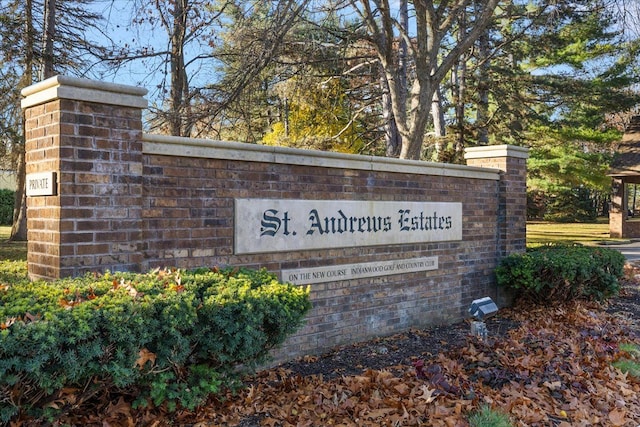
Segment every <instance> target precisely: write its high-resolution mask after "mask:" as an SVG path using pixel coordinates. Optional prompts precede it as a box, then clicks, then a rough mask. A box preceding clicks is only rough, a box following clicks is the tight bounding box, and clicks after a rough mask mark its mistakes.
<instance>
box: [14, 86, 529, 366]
mask: <svg viewBox="0 0 640 427" xmlns="http://www.w3.org/2000/svg"><path fill="white" fill-rule="evenodd" d="M145 94H146V90H144V89H141V88H137V87H130V86H123V85H117V84H110V83H103V82H96V81H91V80H85V79H77V78H70V77H64V76H57V77H52V78H50V79H48V80H45V81H43V82H40V83H38V84H35V85H33V86H30V87H28V88H26V89H25V90H24V91H23V95H24V96H25V98H24V100H23V104H22V106H23V108H24V110H25V117H26V159H27V196H28V197H27V221H28V269H29V275H30V277H31V278H32V279H47V280H50V279H56V278H60V277H68V276H78V275H82V274H84V273H87V272H95V271H105V270H111V271H122V270H126V271H138V272H145V271H148V270H150V269H153V268H156V267H177V268H192V267H201V266H221V265H233V266H246V267H249V268H260V267H265V268H267V269H268V270H270V271H273V272H275V273H277V274H278V275H279V277H280V278H281V279H282V280H283V281H287V282H292V283H296V284H300V285H310V286H311V298H312V303H313V309H312V311H311V312H310V314H309V315H308V317H307V322H306V325H305V326H304V327H303V328H301V330H300V331H299V332H298V333H297V334H296V335H294V336H292V337H291V338H290V339H289V340H288V341H287V343H286V344H285V346H284V348H283V349H281V350H279V354H278V355H277V357H278V358H280V359H288V358H292V357H295V356H299V355H302V354H309V353H314V352H315V353H317V352H320V351H322V350H325V349H328V348H330V347H332V346H335V345H338V344H344V343H351V342H355V341H360V340H364V339H367V338H371V337H373V336H380V335H385V334H391V333H395V332H399V331H402V330H406V329H408V328H411V327H425V326H429V325H434V324H441V323H446V322H452V321H456V320H459V319H461V318H463V317H466V310H467V309H468V307H469V305H470V303H471V301H473V300H474V299H477V298H480V297H485V296H490V297H492V298H495V299H497V300H498V301H500V295H499V293H498V289H497V287H496V283H495V277H494V273H493V270H494V268H495V267H496V265H497V263H498V262H499V260H500V259H501V258H502V257H504V256H506V255H508V254H511V253H515V252H522V251H524V249H525V221H526V212H525V210H526V209H525V206H526V188H525V186H526V159H527V149H524V148H520V147H514V146H506V145H501V146H488V147H476V148H470V149H467V150H466V153H465V158H466V160H467V166H461V165H451V164H441V163H428V162H420V161H407V160H398V159H391V158H379V157H370V156H359V155H347V154H338V153H329V152H319V151H308V150H297V149H291V148H281V147H267V146H261V145H255V144H244V143H234V142H221V141H213V140H205V139H190V138H178V137H171V136H164V135H149V134H145V133H144V132H143V131H142V111H143V109H144V108H146V106H147V102H146V100H145V98H144V95H145Z"/></svg>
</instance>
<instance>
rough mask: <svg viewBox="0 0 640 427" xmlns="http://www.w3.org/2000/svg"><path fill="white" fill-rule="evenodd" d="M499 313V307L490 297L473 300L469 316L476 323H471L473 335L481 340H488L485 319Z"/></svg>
mask: <svg viewBox="0 0 640 427" xmlns="http://www.w3.org/2000/svg"><path fill="white" fill-rule="evenodd" d="M497 312H498V306H497V305H496V303H494V302H493V300H492V299H491V298H489V297H484V298H480V299H476V300H473V301H472V302H471V307H469V314H471V316H473V318H474V319H476V320H475V321H473V322H471V334H472V335H474V336H477V337H478V338H480V339H481V340H484V339H486V338H487V324H486V323H484V319H488V318H489V317H491V316H493V315H494V314H496V313H497Z"/></svg>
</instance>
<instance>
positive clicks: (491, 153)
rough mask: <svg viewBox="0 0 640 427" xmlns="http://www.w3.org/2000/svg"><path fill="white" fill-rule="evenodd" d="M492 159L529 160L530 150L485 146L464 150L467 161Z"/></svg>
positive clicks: (505, 146) (512, 146)
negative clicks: (511, 158) (512, 158)
mask: <svg viewBox="0 0 640 427" xmlns="http://www.w3.org/2000/svg"><path fill="white" fill-rule="evenodd" d="M490 157H515V158H518V159H528V158H529V149H528V148H526V147H518V146H517V145H506V144H504V145H484V146H480V147H469V148H466V149H465V150H464V158H465V159H467V160H468V159H486V158H490Z"/></svg>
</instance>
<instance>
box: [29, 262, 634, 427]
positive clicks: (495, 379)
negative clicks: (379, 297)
mask: <svg viewBox="0 0 640 427" xmlns="http://www.w3.org/2000/svg"><path fill="white" fill-rule="evenodd" d="M487 328H488V331H489V337H488V339H486V340H485V341H481V340H479V339H478V338H476V337H474V336H471V335H470V324H469V322H460V323H457V324H454V325H449V326H442V327H437V328H432V329H428V330H410V331H407V332H405V333H402V334H397V335H393V336H389V337H384V338H379V339H375V340H372V341H368V342H365V343H360V344H357V345H351V346H344V347H339V348H336V349H334V350H332V351H330V352H328V353H326V354H323V355H320V356H308V357H304V358H301V359H299V360H296V361H292V362H289V363H286V364H283V365H280V366H277V367H274V368H272V369H268V370H265V371H261V372H259V373H257V374H256V375H254V376H252V377H250V378H247V379H246V388H245V389H244V390H242V391H240V392H239V393H238V394H235V395H231V394H230V395H228V396H226V398H225V399H212V400H211V401H209V402H208V403H207V405H204V406H203V407H201V408H199V409H198V410H197V411H194V412H190V411H178V412H175V413H172V414H167V413H164V412H163V411H162V410H158V409H155V410H146V411H145V410H134V409H132V408H131V406H130V405H129V403H128V402H127V401H126V400H124V399H118V400H116V399H114V400H113V401H112V402H110V403H109V404H104V402H103V403H102V404H101V405H98V404H96V405H95V406H92V407H88V408H84V409H83V410H80V411H77V412H76V413H70V414H68V415H67V416H66V417H65V418H64V419H61V420H60V425H62V424H66V425H84V426H86V425H96V426H98V425H100V426H103V427H106V426H138V425H140V426H168V425H174V426H175V425H178V426H194V427H195V426H198V427H205V426H240V427H257V426H283V427H284V426H468V425H469V424H468V421H467V420H468V417H469V414H470V413H472V412H474V411H477V410H478V408H480V407H481V406H483V405H488V406H490V407H492V408H494V409H496V410H500V411H503V412H505V413H507V414H509V416H510V418H511V421H512V424H513V425H514V426H559V427H569V426H632V427H637V426H639V425H640V382H639V381H638V379H637V378H635V377H632V376H630V375H628V374H625V373H623V372H621V371H620V370H618V369H616V368H614V367H613V366H612V363H613V362H615V361H618V360H621V359H624V358H633V356H634V355H632V354H628V353H626V352H624V351H622V350H621V349H620V344H624V343H636V344H640V269H638V268H636V267H634V266H629V268H628V275H627V278H626V279H625V280H624V283H623V289H622V292H621V294H620V296H619V297H616V298H615V299H613V300H611V301H609V302H608V303H606V304H593V303H585V302H577V303H573V304H570V305H565V306H558V307H531V306H526V305H519V306H515V307H513V308H509V309H502V310H500V312H499V313H498V314H497V315H496V316H495V317H492V318H490V319H488V321H487ZM22 425H28V423H25V424H22Z"/></svg>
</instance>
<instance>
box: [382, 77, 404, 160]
mask: <svg viewBox="0 0 640 427" xmlns="http://www.w3.org/2000/svg"><path fill="white" fill-rule="evenodd" d="M380 86H381V87H382V121H383V123H384V125H383V128H384V142H385V154H386V155H387V157H398V155H400V145H401V139H400V135H399V134H398V127H397V126H396V120H395V118H394V117H393V104H392V101H391V95H390V94H389V86H388V85H387V81H386V80H385V78H384V75H383V76H382V77H380Z"/></svg>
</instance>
